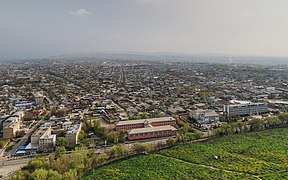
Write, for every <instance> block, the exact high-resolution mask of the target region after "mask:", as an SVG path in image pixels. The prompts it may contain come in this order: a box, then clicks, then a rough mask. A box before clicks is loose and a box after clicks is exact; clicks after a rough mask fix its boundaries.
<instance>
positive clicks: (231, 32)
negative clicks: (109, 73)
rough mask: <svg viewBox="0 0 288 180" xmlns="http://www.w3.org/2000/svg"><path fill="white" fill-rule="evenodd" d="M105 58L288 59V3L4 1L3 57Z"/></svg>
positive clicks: (0, 5)
mask: <svg viewBox="0 0 288 180" xmlns="http://www.w3.org/2000/svg"><path fill="white" fill-rule="evenodd" d="M101 51H146V52H185V53H229V54H244V55H269V56H271V55H272V56H288V0H0V57H1V56H10V55H19V54H20V55H22V54H23V55H55V54H67V53H68V54H69V53H81V52H82V53H83V52H84V53H85V52H101Z"/></svg>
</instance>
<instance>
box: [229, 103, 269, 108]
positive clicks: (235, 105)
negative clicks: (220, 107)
mask: <svg viewBox="0 0 288 180" xmlns="http://www.w3.org/2000/svg"><path fill="white" fill-rule="evenodd" d="M253 105H267V103H250V104H229V105H227V107H238V106H239V107H245V106H253Z"/></svg>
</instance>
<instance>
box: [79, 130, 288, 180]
mask: <svg viewBox="0 0 288 180" xmlns="http://www.w3.org/2000/svg"><path fill="white" fill-rule="evenodd" d="M260 178H261V179H288V129H274V130H266V131H261V132H254V133H248V134H245V135H233V136H229V137H224V138H219V139H214V140H209V141H207V142H203V143H197V144H183V145H178V146H174V147H172V148H169V149H165V150H161V151H160V152H158V153H154V154H150V155H138V156H135V157H131V158H128V159H127V160H123V161H118V162H114V163H112V164H109V165H106V166H103V167H100V168H97V169H95V170H93V171H91V172H90V173H89V174H88V175H87V176H85V177H84V178H83V179H260Z"/></svg>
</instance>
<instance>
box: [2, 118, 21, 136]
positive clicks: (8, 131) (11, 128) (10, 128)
mask: <svg viewBox="0 0 288 180" xmlns="http://www.w3.org/2000/svg"><path fill="white" fill-rule="evenodd" d="M19 129H20V121H14V122H10V123H9V124H8V125H6V126H5V127H4V129H3V138H4V139H12V138H14V137H15V136H16V133H17V132H18V131H19Z"/></svg>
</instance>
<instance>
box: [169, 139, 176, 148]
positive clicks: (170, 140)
mask: <svg viewBox="0 0 288 180" xmlns="http://www.w3.org/2000/svg"><path fill="white" fill-rule="evenodd" d="M175 143H176V140H175V138H169V139H168V140H167V145H168V146H171V145H174V144H175Z"/></svg>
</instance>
